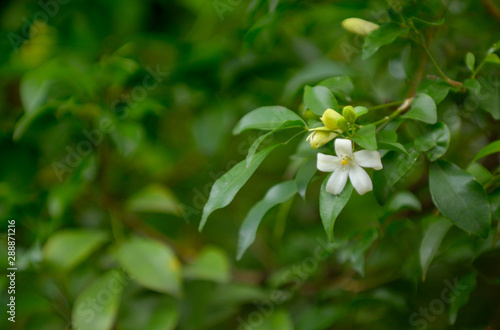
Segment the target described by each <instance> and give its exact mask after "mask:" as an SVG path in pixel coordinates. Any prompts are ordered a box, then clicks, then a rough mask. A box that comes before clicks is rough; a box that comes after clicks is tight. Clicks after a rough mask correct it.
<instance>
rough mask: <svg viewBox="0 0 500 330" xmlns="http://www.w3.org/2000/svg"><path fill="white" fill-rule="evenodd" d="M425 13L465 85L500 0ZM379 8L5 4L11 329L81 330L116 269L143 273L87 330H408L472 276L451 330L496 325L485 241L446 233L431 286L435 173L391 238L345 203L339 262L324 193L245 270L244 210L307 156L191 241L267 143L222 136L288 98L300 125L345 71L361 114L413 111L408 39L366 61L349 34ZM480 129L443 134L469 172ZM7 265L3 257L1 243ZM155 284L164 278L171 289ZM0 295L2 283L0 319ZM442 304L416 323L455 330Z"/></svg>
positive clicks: (280, 226) (274, 170)
mask: <svg viewBox="0 0 500 330" xmlns="http://www.w3.org/2000/svg"><path fill="white" fill-rule="evenodd" d="M418 3H419V4H418V5H419V6H421V9H422V10H421V13H423V15H424V16H425V17H423V18H424V19H428V20H431V21H432V20H437V19H439V18H441V17H443V16H445V17H446V22H445V24H444V25H442V26H441V27H440V28H439V30H438V31H437V32H436V33H435V34H434V35H433V41H432V48H433V50H434V51H435V56H436V58H437V59H438V60H439V61H440V63H441V64H442V66H443V67H444V68H445V69H446V70H447V73H449V74H450V75H451V76H457V75H460V74H462V73H463V70H464V69H463V68H464V66H463V59H464V56H465V54H466V52H468V51H473V52H476V53H479V54H480V53H481V52H483V53H484V52H485V51H486V49H488V47H489V46H490V45H491V44H492V43H493V42H495V41H498V40H495V39H499V38H498V37H500V35H499V34H498V31H499V28H500V21H499V18H498V13H495V12H494V10H493V9H492V7H491V4H492V3H493V6H495V4H496V5H497V6H499V7H498V8H500V3H498V2H495V1H472V0H464V1H461V0H453V1H438V0H436V1H419V2H418ZM387 9H388V3H387V2H386V1H382V0H373V1H356V0H354V1H352V0H349V1H347V0H345V1H288V0H282V1H280V0H208V1H205V0H121V1H116V0H91V1H82V0H64V1H62V0H59V1H57V0H50V1H43V0H42V1H40V2H38V1H27V0H16V1H2V2H1V4H0V19H1V26H0V28H1V31H0V45H1V53H0V74H1V79H0V155H1V156H0V180H1V182H0V219H1V223H2V233H5V232H6V228H7V220H8V219H15V220H16V253H17V259H16V263H17V267H18V272H17V277H16V281H17V288H16V306H17V309H16V312H17V313H16V323H15V324H12V323H11V322H8V321H7V320H6V318H7V317H6V313H5V312H3V314H2V317H1V318H0V326H1V327H2V328H7V327H8V328H12V329H37V330H38V329H51V330H52V329H69V328H70V325H71V322H72V321H71V320H73V321H74V320H75V315H76V314H78V311H75V310H76V309H77V307H78V304H81V303H82V301H85V298H88V297H90V298H92V297H93V296H97V297H99V292H102V290H104V291H106V290H107V289H106V288H108V286H109V285H108V284H106V283H108V282H106V276H110V275H109V274H113V273H110V271H111V270H113V269H117V272H118V273H117V274H121V275H120V276H123V277H124V278H126V277H127V276H129V275H130V274H131V273H133V274H132V275H133V276H132V277H134V276H135V278H127V279H126V280H124V282H123V283H125V284H123V286H122V287H121V290H119V294H114V293H110V294H102V295H101V297H100V300H99V299H98V301H97V305H95V306H94V307H92V306H91V305H90V303H89V305H88V306H87V309H90V312H89V313H90V314H92V312H95V314H96V315H98V316H96V317H90V316H89V315H83V317H84V318H85V319H86V317H87V316H89V319H91V320H92V321H91V322H92V323H91V324H92V326H93V328H94V329H175V328H178V329H237V328H238V327H242V328H243V327H244V326H249V327H250V328H252V329H304V330H305V329H307V330H310V329H406V328H408V329H409V328H412V327H413V326H416V327H417V328H418V327H419V326H420V327H421V326H422V322H420V323H417V324H414V323H415V322H413V324H412V322H411V321H410V318H411V315H412V314H413V313H415V312H416V313H420V312H419V309H420V308H427V309H429V308H433V307H432V302H433V301H434V300H435V299H438V300H440V299H441V298H440V294H441V292H442V290H443V289H444V288H446V287H447V284H446V283H447V282H446V281H449V282H452V283H453V281H454V280H455V279H456V278H462V279H463V278H464V276H466V274H468V272H469V271H470V270H471V269H476V270H478V272H479V274H480V275H478V279H477V286H476V287H475V289H474V292H473V293H472V294H471V295H470V297H469V295H468V292H467V294H465V295H463V296H460V295H459V297H465V298H464V301H463V302H461V303H460V304H459V307H461V306H462V305H463V306H464V307H462V308H461V309H460V312H459V313H458V317H457V313H456V311H455V316H456V323H455V326H454V327H455V328H457V329H473V328H474V329H476V328H477V329H485V328H486V327H487V326H488V325H489V326H490V327H489V328H488V329H497V328H498V326H499V324H500V319H499V315H500V301H499V297H500V290H499V286H498V285H499V283H500V282H499V281H500V275H499V274H500V272H499V269H498V267H499V263H498V260H499V259H498V256H499V254H498V250H493V251H492V252H491V251H490V252H489V253H488V254H487V255H486V256H484V255H483V256H482V257H478V256H479V255H480V253H479V252H478V251H483V250H481V249H482V246H481V244H482V241H481V240H479V239H477V240H473V239H472V240H471V239H468V240H465V239H464V236H463V233H462V232H461V231H460V230H458V229H456V228H454V229H452V230H451V231H450V233H449V234H448V236H447V237H446V239H445V240H444V242H443V246H442V248H441V250H440V253H439V255H438V259H437V261H436V262H435V263H433V265H432V266H431V267H430V269H429V271H428V274H427V277H426V280H425V281H422V278H421V271H420V269H419V260H418V249H419V246H420V241H421V239H422V229H421V228H424V225H425V221H426V220H425V219H422V218H421V216H420V215H419V214H420V212H419V209H420V208H422V207H423V208H424V209H431V208H432V203H430V199H429V196H428V191H427V192H426V191H425V188H423V187H422V186H423V185H422V182H421V178H422V176H424V175H425V173H423V171H424V167H423V166H420V167H419V166H416V168H415V170H413V171H412V172H411V173H410V174H409V175H408V176H407V177H406V178H405V180H404V182H403V183H402V184H403V185H404V186H405V187H407V188H408V187H410V188H408V189H413V191H415V192H416V194H419V197H421V200H422V201H423V202H422V205H420V206H418V205H416V206H415V205H413V207H412V206H411V205H410V207H409V208H408V209H406V210H404V211H403V212H400V213H398V214H397V215H390V217H391V219H390V225H387V226H383V230H381V229H380V228H381V227H380V223H382V222H384V221H386V220H387V218H388V217H389V215H388V214H389V213H390V210H389V211H388V210H387V208H386V207H382V206H379V205H378V204H377V203H376V201H375V198H374V197H373V195H371V194H369V195H368V196H366V197H363V198H360V197H359V196H356V197H353V200H351V201H350V202H349V204H348V205H347V207H346V209H345V210H344V211H343V212H342V214H341V216H340V217H339V219H338V221H337V225H336V237H337V238H338V240H337V241H336V242H337V243H336V244H337V245H335V248H336V249H337V250H335V252H334V253H332V254H331V255H323V253H324V247H325V246H326V245H325V244H326V243H324V242H326V235H325V233H324V230H323V227H322V224H321V220H320V218H319V214H318V194H319V187H320V184H321V180H316V181H314V182H313V183H312V184H311V186H310V188H309V190H308V192H307V198H306V200H302V199H301V198H300V197H299V196H297V197H296V198H295V199H293V201H292V202H288V203H285V204H282V205H281V206H279V207H276V208H274V209H273V210H272V211H271V212H270V213H269V214H268V215H267V216H266V217H265V218H264V222H263V224H262V226H261V228H260V229H259V233H258V236H257V239H256V242H255V244H253V245H252V247H251V248H250V249H249V251H248V252H247V253H246V254H245V255H244V257H243V258H242V259H241V260H240V261H236V259H235V255H236V245H237V241H238V239H237V238H238V229H239V226H240V224H241V222H242V220H243V219H244V217H245V215H246V213H247V212H248V210H249V208H250V207H251V206H252V205H253V204H254V203H255V202H257V201H258V200H260V199H261V198H262V196H263V195H264V194H265V192H266V191H267V189H268V188H269V187H270V186H272V185H273V184H276V183H278V182H280V181H282V180H284V179H287V178H291V177H292V176H293V173H294V172H295V170H296V169H297V167H298V165H299V164H296V163H294V161H293V159H292V161H290V160H289V156H290V154H292V153H293V152H294V150H295V149H296V148H297V146H298V143H299V142H298V141H297V142H295V143H291V144H290V145H287V146H285V147H282V148H279V149H278V150H276V151H275V152H274V153H273V154H272V155H271V156H270V157H269V159H267V160H266V161H265V162H264V163H263V164H262V166H261V167H260V168H259V170H258V171H257V172H256V174H255V175H254V177H252V179H251V180H250V181H249V182H248V183H247V185H246V186H245V187H244V189H243V190H242V191H241V192H240V193H239V194H238V195H237V197H236V199H235V200H234V202H233V203H232V204H231V205H230V206H228V207H227V208H225V209H223V210H219V211H217V212H215V213H214V214H213V215H212V216H211V217H210V219H209V222H208V223H207V225H206V227H205V229H204V231H203V232H202V233H200V232H198V223H199V220H200V216H201V211H202V208H203V205H204V203H205V202H206V200H207V197H208V194H209V191H210V187H211V185H212V184H213V182H214V181H215V179H216V178H218V177H219V176H220V175H221V174H222V173H223V172H225V171H227V170H228V169H229V168H230V167H231V166H233V165H235V164H236V163H237V162H239V161H241V160H242V159H244V157H245V155H246V152H247V151H248V148H249V147H250V145H251V143H252V142H253V140H254V139H255V138H257V137H258V136H259V133H257V132H255V131H254V132H251V131H250V132H246V133H244V134H242V135H240V136H233V135H232V134H231V130H232V127H233V126H234V124H235V123H236V122H237V120H238V119H239V118H241V117H242V116H243V115H244V114H245V113H247V112H249V111H250V110H252V109H254V108H257V107H260V106H265V105H277V104H279V105H284V106H286V107H289V108H290V109H294V110H295V111H297V112H298V113H301V111H302V109H301V101H302V88H303V87H304V86H305V85H306V84H313V83H317V82H319V81H321V80H323V79H326V78H329V77H332V76H345V75H348V76H350V77H351V79H352V81H353V83H354V85H353V86H354V88H353V90H352V99H353V100H356V102H357V104H363V105H366V106H370V105H372V106H373V105H377V104H382V103H386V102H391V101H397V100H400V99H402V98H404V93H405V91H406V90H407V86H408V84H409V82H410V81H411V76H409V74H408V70H406V68H407V67H408V65H409V64H408V63H411V61H412V60H414V59H413V58H412V49H411V48H408V47H407V44H406V43H403V42H401V43H399V42H396V43H395V44H393V45H391V46H390V47H385V48H382V49H381V51H380V52H379V53H378V54H377V55H376V56H374V57H373V58H372V59H370V60H368V61H365V60H362V59H361V57H360V54H361V46H362V42H363V39H362V38H361V37H359V36H355V35H353V34H350V33H348V32H346V31H344V30H343V29H342V28H341V25H340V22H341V21H342V20H343V19H345V18H348V17H362V18H365V19H367V20H371V21H374V22H383V21H384V19H387ZM41 13H42V14H41ZM495 15H496V16H495ZM44 21H46V22H45V23H44ZM33 22H35V23H33ZM429 72H431V73H432V68H431V67H430V64H429ZM496 93H497V94H496V95H497V97H498V91H497V92H496ZM460 97H461V96H453V98H455V99H456V98H460ZM454 101H455V100H454ZM447 102H448V103H447ZM452 104H453V103H452V101H449V100H448V101H444V102H443V104H442V105H440V109H442V110H440V111H442V112H445V110H446V109H448V108H450V107H452ZM442 112H441V113H442ZM471 118H473V119H474V121H475V122H476V123H477V122H479V123H482V125H483V126H484V127H485V126H486V125H489V124H491V123H489V122H490V120H489V119H488V118H489V117H488V116H487V115H485V114H476V113H473V114H472V115H469V117H467V118H466V119H464V118H461V117H460V116H459V114H457V113H456V112H453V113H452V114H450V118H448V119H449V122H452V124H453V125H451V124H449V126H450V129H451V130H452V133H453V134H454V136H457V135H458V136H463V138H461V139H460V140H457V141H459V142H457V145H452V146H451V147H450V149H451V151H450V158H451V159H453V160H454V161H456V162H457V163H458V164H459V165H462V166H464V165H465V164H464V162H465V161H462V164H460V162H461V159H462V158H460V157H461V155H462V156H463V155H465V156H467V157H472V156H473V155H474V154H475V152H477V150H478V146H481V145H484V144H485V143H486V142H487V141H485V140H484V137H481V136H480V134H477V131H474V130H473V129H469V128H470V127H471V126H468V122H469V121H472V119H471ZM103 127H105V129H103ZM497 133H498V131H497ZM481 139H483V140H481ZM82 141H83V142H82ZM464 141H466V142H464ZM486 162H487V163H486V166H487V167H488V166H489V167H492V166H493V165H492V164H493V163H495V162H496V160H495V159H493V160H492V159H488V160H487V161H486ZM488 162H490V163H489V164H490V165H488ZM424 181H425V180H424ZM424 183H425V182H424ZM424 185H425V184H424ZM122 244H125V245H126V244H128V245H127V247H128V248H129V249H130V250H126V248H123V246H122ZM158 244H159V245H158ZM138 246H140V247H141V248H142V250H140V252H141V253H142V254H141V253H138V252H137V251H136V250H134V248H138ZM318 248H319V249H320V250H321V251H323V252H321V253H320V254H317V253H316V252H315V251H317V250H318ZM0 249H1V250H2V251H5V253H2V256H3V255H7V253H6V251H7V243H6V238H5V235H2V240H1V244H0ZM135 252H137V253H135ZM318 256H321V257H318ZM473 256H474V257H473ZM476 257H477V258H476ZM145 259H147V260H152V261H151V262H152V263H153V264H155V265H157V266H158V268H154V267H153V268H148V267H146V266H144V264H143V261H144V260H145ZM320 259H322V260H320ZM166 261H168V267H167V266H165V265H166V264H165V262H166ZM6 262H7V260H6V258H4V257H2V258H1V260H0V265H1V271H2V273H3V272H4V270H5V269H6V268H7V263H6ZM164 268H165V269H164ZM131 269H132V270H131ZM134 269H135V270H134ZM123 271H124V272H123ZM155 272H157V273H158V274H160V275H162V274H164V273H165V274H164V275H165V276H172V278H171V279H170V280H169V281H167V282H168V283H163V284H162V283H161V282H162V279H160V280H157V276H160V275H157V274H156V273H155ZM464 274H465V275H464ZM164 278H165V277H163V279H164ZM167 278H168V277H167ZM465 279H466V280H467V277H465ZM99 281H101V282H99ZM148 281H149V282H148ZM157 282H160V284H159V286H158V285H157ZM96 283H97V284H96ZM99 283H101V284H99ZM172 283H173V284H172ZM7 286H8V281H7V278H6V277H5V276H2V277H1V278H0V287H1V293H0V297H1V304H2V306H5V304H6V303H7V301H8V300H7V299H8V296H7ZM92 286H93V287H92ZM89 288H90V289H89ZM468 288H469V287H468ZM92 290H94V291H92ZM467 290H468V289H467ZM471 290H472V289H471ZM276 292H278V293H280V294H281V298H282V299H281V300H279V302H276V301H275V300H274V299H275V298H273V297H274V294H277V293H276ZM459 299H461V298H459ZM108 301H109V302H108ZM269 301H271V302H269ZM430 304H431V305H430ZM438 305H439V306H440V304H439V303H435V305H434V309H432V310H438V312H435V313H434V312H430V313H431V314H430V317H429V318H426V317H424V316H422V315H420V314H419V316H417V317H415V318H414V321H415V320H417V321H418V320H421V319H423V320H425V323H426V324H427V325H428V326H429V327H430V328H437V329H443V328H446V327H449V325H448V324H449V317H450V313H451V314H453V310H451V311H450V305H448V304H443V305H444V306H445V307H444V309H443V310H440V309H439V308H438V307H439V306H438ZM430 306H431V307H430ZM453 308H455V307H452V309H453ZM3 310H4V308H2V311H3ZM81 316H82V315H80V317H81ZM77 317H78V316H77ZM94 322H96V323H94ZM82 324H84V323H82ZM495 326H496V327H495ZM76 328H78V327H76ZM81 328H82V329H85V327H81Z"/></svg>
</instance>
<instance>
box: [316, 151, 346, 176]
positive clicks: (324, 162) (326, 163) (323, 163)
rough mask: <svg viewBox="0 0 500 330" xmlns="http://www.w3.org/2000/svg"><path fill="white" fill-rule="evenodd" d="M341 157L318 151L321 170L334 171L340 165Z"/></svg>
mask: <svg viewBox="0 0 500 330" xmlns="http://www.w3.org/2000/svg"><path fill="white" fill-rule="evenodd" d="M340 162H341V160H340V158H339V157H336V156H330V155H325V154H322V153H321V152H320V153H318V162H317V167H318V170H320V171H321V172H333V171H335V170H336V169H337V168H339V166H340Z"/></svg>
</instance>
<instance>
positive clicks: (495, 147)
mask: <svg viewBox="0 0 500 330" xmlns="http://www.w3.org/2000/svg"><path fill="white" fill-rule="evenodd" d="M497 152H500V140H497V141H494V142H491V143H490V144H488V145H487V146H486V147H484V148H483V149H481V151H479V152H478V153H477V155H476V157H474V159H473V160H472V161H473V162H477V161H478V160H480V159H481V158H483V157H486V156H488V155H491V154H494V153H497Z"/></svg>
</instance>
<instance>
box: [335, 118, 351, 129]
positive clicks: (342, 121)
mask: <svg viewBox="0 0 500 330" xmlns="http://www.w3.org/2000/svg"><path fill="white" fill-rule="evenodd" d="M337 127H338V128H340V129H341V130H342V131H344V132H347V131H348V130H349V125H348V124H347V120H345V118H344V117H340V118H339V119H337Z"/></svg>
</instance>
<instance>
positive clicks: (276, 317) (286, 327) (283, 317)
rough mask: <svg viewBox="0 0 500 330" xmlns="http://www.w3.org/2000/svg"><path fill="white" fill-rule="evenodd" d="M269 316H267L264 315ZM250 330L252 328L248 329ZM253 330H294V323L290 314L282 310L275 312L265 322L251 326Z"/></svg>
mask: <svg viewBox="0 0 500 330" xmlns="http://www.w3.org/2000/svg"><path fill="white" fill-rule="evenodd" d="M263 316H267V315H263ZM247 328H248V329H250V327H247ZM251 329H252V330H275V329H279V330H293V329H294V326H293V321H292V317H291V316H290V314H289V312H288V311H286V310H284V309H281V310H277V311H275V312H273V313H272V314H271V315H269V316H268V317H267V318H264V320H263V322H259V323H255V324H253V325H252V326H251Z"/></svg>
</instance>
